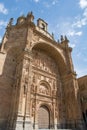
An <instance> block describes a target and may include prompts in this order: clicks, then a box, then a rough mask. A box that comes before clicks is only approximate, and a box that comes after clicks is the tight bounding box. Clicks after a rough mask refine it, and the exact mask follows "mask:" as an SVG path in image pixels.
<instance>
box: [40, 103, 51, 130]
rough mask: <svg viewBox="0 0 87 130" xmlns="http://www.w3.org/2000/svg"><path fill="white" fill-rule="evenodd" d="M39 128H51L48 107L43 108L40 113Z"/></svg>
mask: <svg viewBox="0 0 87 130" xmlns="http://www.w3.org/2000/svg"><path fill="white" fill-rule="evenodd" d="M38 128H39V129H49V128H50V111H49V109H48V108H47V107H46V106H41V107H40V108H39V111H38Z"/></svg>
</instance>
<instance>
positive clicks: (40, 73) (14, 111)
mask: <svg viewBox="0 0 87 130" xmlns="http://www.w3.org/2000/svg"><path fill="white" fill-rule="evenodd" d="M33 19H34V16H33V14H32V12H31V13H29V14H28V15H27V17H24V16H22V17H19V18H18V20H17V24H16V25H10V26H7V30H6V33H5V35H4V37H3V40H2V45H1V50H0V130H38V129H39V128H43V129H44V128H48V129H55V130H56V129H57V128H61V129H62V128H65V129H66V128H67V129H74V128H79V129H83V124H84V123H82V120H83V117H82V109H81V103H80V95H86V93H85V90H84V92H82V91H81V87H78V81H79V80H77V79H76V74H75V72H74V69H73V63H72V58H71V51H72V49H71V48H70V47H69V46H68V42H69V41H68V39H67V37H66V36H65V38H63V36H61V41H59V42H56V41H55V40H54V37H53V35H51V34H49V33H48V32H47V23H46V22H45V21H44V20H42V19H39V20H38V23H37V26H36V25H35V24H34V23H33ZM85 85H86V84H85ZM79 86H80V81H79ZM85 104H86V103H85ZM85 110H87V105H85ZM39 115H40V116H39ZM45 118H46V120H45ZM79 121H80V123H79ZM84 130H85V129H84Z"/></svg>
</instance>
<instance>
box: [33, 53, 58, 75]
mask: <svg viewBox="0 0 87 130" xmlns="http://www.w3.org/2000/svg"><path fill="white" fill-rule="evenodd" d="M33 65H34V66H36V67H37V68H38V69H40V70H43V71H45V72H47V73H51V74H56V73H57V66H56V64H55V62H54V60H53V59H52V58H51V57H49V56H47V55H46V54H44V53H42V52H37V51H34V52H33Z"/></svg>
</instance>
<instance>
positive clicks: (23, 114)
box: [15, 51, 32, 130]
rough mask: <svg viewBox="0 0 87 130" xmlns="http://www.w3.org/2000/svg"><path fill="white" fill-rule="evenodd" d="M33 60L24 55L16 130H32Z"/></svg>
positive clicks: (25, 53)
mask: <svg viewBox="0 0 87 130" xmlns="http://www.w3.org/2000/svg"><path fill="white" fill-rule="evenodd" d="M31 62H32V59H31V57H30V56H29V53H28V52H26V51H25V52H24V54H23V65H22V73H21V81H20V94H19V103H18V112H17V121H16V129H15V130H32V124H31V119H30V85H31V66H32V63H31Z"/></svg>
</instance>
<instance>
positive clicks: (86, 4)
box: [79, 0, 87, 9]
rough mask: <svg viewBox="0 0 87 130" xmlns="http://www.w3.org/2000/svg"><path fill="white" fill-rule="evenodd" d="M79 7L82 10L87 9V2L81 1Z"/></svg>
mask: <svg viewBox="0 0 87 130" xmlns="http://www.w3.org/2000/svg"><path fill="white" fill-rule="evenodd" d="M79 5H80V7H81V8H82V9H84V8H86V7H87V0H80V1H79Z"/></svg>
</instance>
